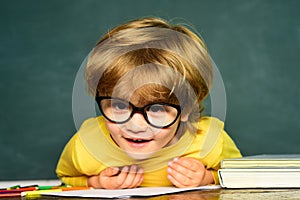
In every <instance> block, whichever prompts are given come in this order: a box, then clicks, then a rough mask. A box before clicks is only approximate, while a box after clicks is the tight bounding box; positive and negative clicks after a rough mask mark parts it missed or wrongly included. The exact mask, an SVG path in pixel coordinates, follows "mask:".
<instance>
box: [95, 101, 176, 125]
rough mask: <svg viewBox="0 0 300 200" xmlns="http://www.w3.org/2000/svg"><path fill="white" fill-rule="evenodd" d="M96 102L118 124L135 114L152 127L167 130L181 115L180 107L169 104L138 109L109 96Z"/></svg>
mask: <svg viewBox="0 0 300 200" xmlns="http://www.w3.org/2000/svg"><path fill="white" fill-rule="evenodd" d="M96 102H97V104H98V107H99V109H100V112H101V113H102V114H103V116H104V117H105V118H106V119H107V120H109V121H110V122H113V123H117V124H123V123H125V122H127V121H129V120H130V119H131V118H132V116H133V115H134V114H135V113H141V114H142V115H143V116H144V118H145V120H146V121H147V123H148V124H150V125H151V126H153V127H156V128H167V127H169V126H171V125H172V124H174V123H175V122H176V120H177V119H178V117H179V115H180V113H181V109H180V106H179V105H175V104H169V103H153V104H149V105H146V106H144V107H136V106H134V105H133V104H132V103H130V102H128V101H126V100H124V99H120V98H114V97H107V96H97V97H96Z"/></svg>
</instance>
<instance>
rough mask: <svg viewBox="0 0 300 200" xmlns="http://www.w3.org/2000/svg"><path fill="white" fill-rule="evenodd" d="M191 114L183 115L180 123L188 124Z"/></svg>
mask: <svg viewBox="0 0 300 200" xmlns="http://www.w3.org/2000/svg"><path fill="white" fill-rule="evenodd" d="M189 116H190V113H186V114H185V115H181V119H180V121H182V122H187V121H188V120H189Z"/></svg>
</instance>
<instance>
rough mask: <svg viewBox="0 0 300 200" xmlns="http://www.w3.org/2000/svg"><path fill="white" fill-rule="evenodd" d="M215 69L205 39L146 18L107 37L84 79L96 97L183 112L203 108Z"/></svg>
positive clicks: (180, 27)
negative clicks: (163, 104)
mask: <svg viewBox="0 0 300 200" xmlns="http://www.w3.org/2000/svg"><path fill="white" fill-rule="evenodd" d="M212 77H213V68H212V62H211V59H210V56H209V54H208V51H207V48H206V46H205V44H204V42H203V40H202V39H201V38H200V37H198V36H197V35H196V34H195V33H194V32H192V31H191V30H189V29H188V28H186V27H185V26H182V25H171V24H169V23H167V22H166V21H164V20H162V19H159V18H143V19H138V20H134V21H130V22H128V23H126V24H123V25H120V26H118V27H116V28H114V29H112V30H111V31H109V32H108V33H107V34H106V35H104V36H103V37H102V38H101V39H100V41H99V42H98V43H97V45H96V47H95V48H94V49H93V51H92V52H91V54H90V56H89V59H88V63H87V68H86V74H85V78H86V81H87V85H88V90H89V92H90V93H91V94H92V95H94V96H96V95H101V96H111V95H113V94H118V95H119V97H122V98H128V99H129V100H132V99H131V98H133V97H136V96H138V100H137V101H135V102H136V103H137V104H145V103H147V102H153V101H167V102H171V103H177V104H180V105H181V107H182V111H183V114H187V113H191V110H192V108H193V107H195V105H197V107H198V106H199V105H201V103H202V101H203V100H204V98H205V97H206V96H207V95H208V93H209V89H210V87H211V85H212Z"/></svg>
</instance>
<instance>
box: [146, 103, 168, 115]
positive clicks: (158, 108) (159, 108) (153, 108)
mask: <svg viewBox="0 0 300 200" xmlns="http://www.w3.org/2000/svg"><path fill="white" fill-rule="evenodd" d="M147 111H149V112H153V113H157V112H165V111H166V109H165V108H164V106H162V105H159V104H155V105H152V106H149V107H148V109H147Z"/></svg>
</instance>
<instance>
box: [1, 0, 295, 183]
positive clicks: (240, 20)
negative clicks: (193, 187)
mask: <svg viewBox="0 0 300 200" xmlns="http://www.w3.org/2000/svg"><path fill="white" fill-rule="evenodd" d="M299 8H300V1H298V0H251V1H240V0H226V1H225V0H224V1H219V0H189V1H181V0H172V1H171V0H152V1H144V0H127V1H118V0H111V1H101V0H84V1H83V0H51V1H38V0H27V1H22V0H1V1H0V16H1V17H0V21H1V28H0V30H1V31H0V94H1V99H0V111H1V115H0V134H1V135H0V159H1V160H0V180H13V179H48V178H56V175H55V166H56V162H57V159H58V157H59V155H60V152H61V151H62V149H63V147H64V145H65V144H66V142H67V141H68V140H69V138H70V137H71V136H72V135H73V134H74V133H75V131H76V125H75V123H74V120H73V114H74V113H73V112H72V95H73V92H72V91H73V86H74V81H75V79H76V77H77V72H78V70H79V68H80V65H81V63H82V62H83V61H84V59H85V57H86V56H87V55H88V53H89V52H90V50H91V49H92V48H93V46H94V44H95V43H96V42H97V40H98V39H99V38H100V36H101V35H103V34H104V33H105V32H106V31H107V30H108V29H110V28H112V27H114V26H116V25H118V24H120V23H123V22H125V21H128V20H131V19H135V18H139V17H145V16H158V17H162V18H165V19H168V20H171V19H172V20H174V21H180V22H182V21H186V22H188V23H190V24H192V25H193V26H194V28H195V29H196V30H198V32H199V33H200V34H201V35H202V37H203V38H204V40H205V41H206V43H207V46H208V48H209V50H210V52H211V56H212V58H213V60H214V61H215V63H216V65H217V67H218V69H219V72H220V74H221V76H222V79H223V82H224V86H225V89H226V97H227V104H226V105H227V110H226V120H225V128H226V130H227V132H228V133H229V134H230V135H231V136H232V137H233V138H234V140H235V141H236V143H237V145H238V146H239V147H240V149H241V151H242V153H243V154H244V155H252V154H260V153H300V146H299V141H300V123H299V121H300V114H299V113H300V112H299V108H300V89H299V86H300V78H299V74H300V58H299V57H300V56H299V55H300V12H299ZM83 108H84V107H83ZM206 112H207V113H208V114H209V113H210V111H209V110H207V111H206ZM81 113H83V114H82V116H81V117H82V120H83V119H84V117H88V116H87V115H88V114H87V113H88V112H87V113H85V111H84V109H83V110H82V111H81Z"/></svg>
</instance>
